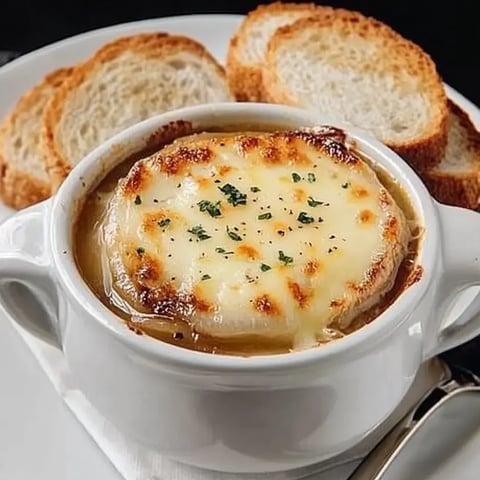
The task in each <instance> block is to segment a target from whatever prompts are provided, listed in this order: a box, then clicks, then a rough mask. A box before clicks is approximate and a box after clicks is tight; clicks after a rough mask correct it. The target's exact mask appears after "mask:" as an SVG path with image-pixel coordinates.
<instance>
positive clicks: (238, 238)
mask: <svg viewBox="0 0 480 480" xmlns="http://www.w3.org/2000/svg"><path fill="white" fill-rule="evenodd" d="M227 235H228V236H229V237H230V238H231V239H232V240H234V241H235V242H241V241H242V237H241V236H240V235H239V234H238V233H235V232H232V231H231V230H230V228H229V227H227Z"/></svg>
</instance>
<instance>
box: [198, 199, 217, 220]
mask: <svg viewBox="0 0 480 480" xmlns="http://www.w3.org/2000/svg"><path fill="white" fill-rule="evenodd" d="M197 205H198V206H199V207H200V211H201V212H207V213H208V214H209V215H210V216H211V217H219V216H220V215H221V214H222V212H221V211H220V202H219V201H218V202H215V203H213V202H211V201H210V200H201V201H200V202H198V203H197Z"/></svg>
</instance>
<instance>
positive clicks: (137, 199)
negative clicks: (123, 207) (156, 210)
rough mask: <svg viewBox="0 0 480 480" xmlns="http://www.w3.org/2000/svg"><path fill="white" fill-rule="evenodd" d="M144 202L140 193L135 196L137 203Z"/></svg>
mask: <svg viewBox="0 0 480 480" xmlns="http://www.w3.org/2000/svg"><path fill="white" fill-rule="evenodd" d="M141 204H142V199H141V197H140V195H137V196H136V197H135V205H141Z"/></svg>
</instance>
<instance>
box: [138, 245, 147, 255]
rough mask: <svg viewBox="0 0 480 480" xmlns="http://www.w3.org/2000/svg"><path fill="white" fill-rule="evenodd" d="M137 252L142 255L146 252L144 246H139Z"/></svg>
mask: <svg viewBox="0 0 480 480" xmlns="http://www.w3.org/2000/svg"><path fill="white" fill-rule="evenodd" d="M137 253H138V255H140V256H142V255H143V254H144V253H145V249H144V248H142V247H138V248H137Z"/></svg>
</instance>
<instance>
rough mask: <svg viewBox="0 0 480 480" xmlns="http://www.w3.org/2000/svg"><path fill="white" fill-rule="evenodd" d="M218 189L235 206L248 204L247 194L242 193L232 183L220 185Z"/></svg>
mask: <svg viewBox="0 0 480 480" xmlns="http://www.w3.org/2000/svg"><path fill="white" fill-rule="evenodd" d="M218 189H219V190H220V191H221V192H222V193H224V194H225V195H226V196H227V201H228V203H231V204H232V205H233V206H234V207H236V206H238V205H246V204H247V194H246V193H242V192H241V191H240V190H238V189H237V188H236V187H234V186H233V185H231V184H230V183H226V184H225V185H224V186H223V187H218Z"/></svg>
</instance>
